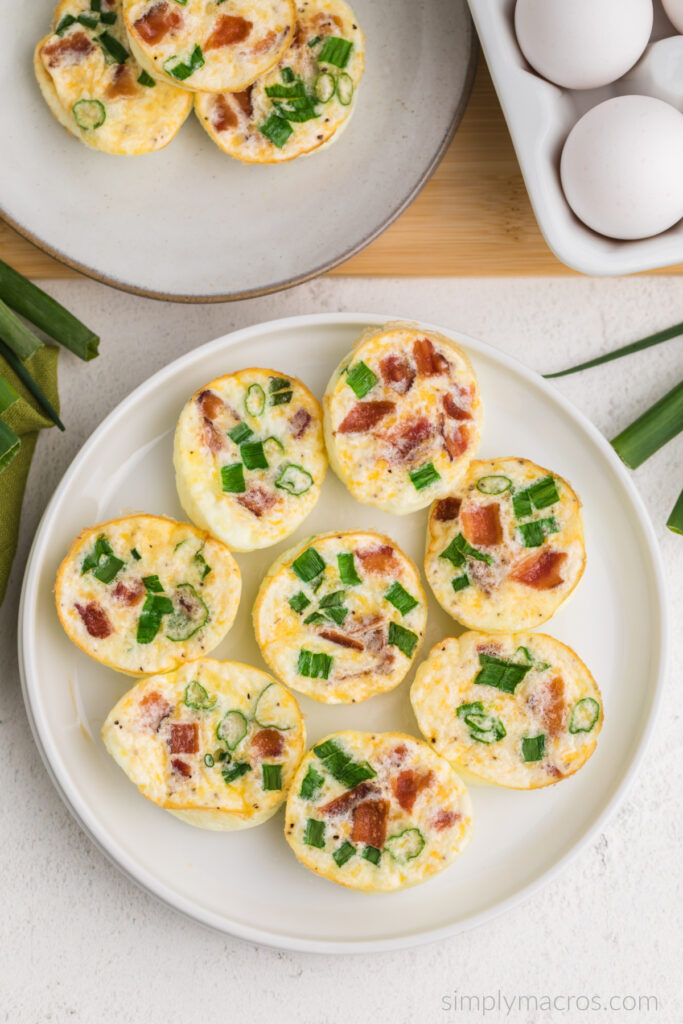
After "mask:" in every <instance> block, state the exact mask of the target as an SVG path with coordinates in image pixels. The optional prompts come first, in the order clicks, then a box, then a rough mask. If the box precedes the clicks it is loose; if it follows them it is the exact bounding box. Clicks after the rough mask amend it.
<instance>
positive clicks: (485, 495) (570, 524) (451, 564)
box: [425, 458, 586, 632]
mask: <svg viewBox="0 0 683 1024" xmlns="http://www.w3.org/2000/svg"><path fill="white" fill-rule="evenodd" d="M585 565H586V549H585V544H584V537H583V521H582V518H581V502H580V501H579V499H578V498H577V496H576V494H575V493H574V491H573V490H572V488H571V487H570V485H569V484H568V483H567V481H566V480H563V478H562V477H561V476H558V475H557V473H553V472H551V470H549V469H543V468H542V467H541V466H537V465H536V464H535V463H533V462H529V460H528V459H514V458H508V459H486V460H477V461H475V462H472V464H471V465H470V467H469V469H468V471H467V474H466V476H465V478H464V480H463V481H462V483H461V484H460V486H458V487H457V488H455V489H454V490H453V491H452V492H451V494H450V495H449V496H448V497H446V498H443V499H441V500H439V501H437V502H435V504H434V506H433V507H432V510H431V513H430V517H429V527H428V531H427V554H426V557H425V572H426V574H427V579H428V581H429V584H430V586H431V588H432V590H433V591H434V594H435V596H436V599H437V601H438V602H439V604H440V605H441V606H442V607H443V608H444V609H445V610H446V611H447V612H448V614H449V615H452V616H453V618H454V619H457V620H458V622H462V623H463V625H465V626H468V627H470V628H471V629H492V630H501V631H502V632H513V631H515V630H519V629H532V628H533V627H534V626H538V625H540V624H541V623H542V622H545V621H546V620H547V619H549V618H550V617H551V615H553V614H554V613H555V612H556V611H557V609H558V608H559V606H560V605H561V604H562V602H563V601H565V600H566V599H567V598H568V597H569V595H570V594H571V592H572V591H573V590H574V587H575V586H576V584H577V583H578V582H579V580H580V579H581V576H582V574H583V570H584V568H585Z"/></svg>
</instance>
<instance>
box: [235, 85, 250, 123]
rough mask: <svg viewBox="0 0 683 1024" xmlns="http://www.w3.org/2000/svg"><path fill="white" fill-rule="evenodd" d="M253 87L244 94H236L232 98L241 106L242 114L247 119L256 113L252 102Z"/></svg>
mask: <svg viewBox="0 0 683 1024" xmlns="http://www.w3.org/2000/svg"><path fill="white" fill-rule="evenodd" d="M253 88H254V86H253V85H250V86H249V88H248V89H243V90H242V92H234V93H233V94H232V98H233V99H234V100H235V101H236V103H238V104H239V106H240V108H241V110H242V113H243V114H244V115H245V116H246V117H251V115H252V114H253V113H254V104H253V101H252V95H251V93H252V89H253Z"/></svg>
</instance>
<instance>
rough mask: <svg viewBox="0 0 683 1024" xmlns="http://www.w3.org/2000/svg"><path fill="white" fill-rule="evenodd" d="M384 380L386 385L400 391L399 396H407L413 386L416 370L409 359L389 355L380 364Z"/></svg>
mask: <svg viewBox="0 0 683 1024" xmlns="http://www.w3.org/2000/svg"><path fill="white" fill-rule="evenodd" d="M379 368H380V372H381V374H382V380H383V381H384V383H385V384H386V385H387V386H388V387H390V388H393V390H394V391H398V393H399V395H405V394H406V393H407V392H408V391H410V389H411V388H412V386H413V381H414V380H415V370H414V369H413V368H412V366H411V365H410V363H409V362H408V360H407V359H403V358H402V357H401V356H396V355H388V356H385V357H384V359H382V361H381V362H380V364H379Z"/></svg>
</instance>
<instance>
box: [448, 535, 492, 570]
mask: <svg viewBox="0 0 683 1024" xmlns="http://www.w3.org/2000/svg"><path fill="white" fill-rule="evenodd" d="M439 558H445V559H446V561H448V562H450V563H451V564H452V565H454V566H455V567H456V568H457V569H461V568H462V567H463V565H465V562H466V560H467V559H468V558H476V559H477V561H478V562H486V564H487V565H493V559H492V558H491V556H490V555H487V554H485V553H484V552H483V551H479V550H478V549H477V548H473V547H472V545H471V544H468V543H467V541H466V540H465V538H464V536H463V535H462V533H459V534H457V536H455V537H454V538H453V540H452V541H451V542H450V544H449V545H448V547H447V548H445V549H444V550H443V551H442V552H441V554H440V555H439Z"/></svg>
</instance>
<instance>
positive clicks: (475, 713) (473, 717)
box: [457, 701, 507, 743]
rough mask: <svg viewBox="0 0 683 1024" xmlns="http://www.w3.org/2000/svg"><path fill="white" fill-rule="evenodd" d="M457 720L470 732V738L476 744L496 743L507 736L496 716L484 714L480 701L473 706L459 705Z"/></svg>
mask: <svg viewBox="0 0 683 1024" xmlns="http://www.w3.org/2000/svg"><path fill="white" fill-rule="evenodd" d="M457 715H458V718H461V719H463V721H464V722H465V724H466V725H467V727H468V728H469V730H470V736H471V737H472V739H473V740H476V741H477V742H478V743H497V742H498V741H499V740H502V739H503V737H504V736H507V731H506V729H505V726H504V725H503V723H502V722H501V720H500V718H498V717H497V716H496V715H491V714H486V712H485V711H484V705H483V704H482V703H481V701H475V703H473V704H461V705H460V707H459V708H458V710H457Z"/></svg>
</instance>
